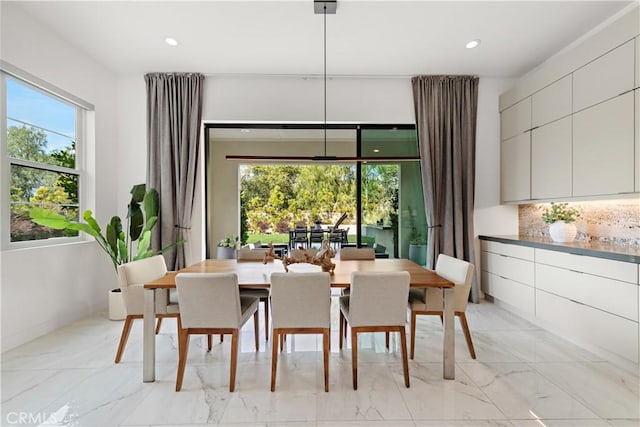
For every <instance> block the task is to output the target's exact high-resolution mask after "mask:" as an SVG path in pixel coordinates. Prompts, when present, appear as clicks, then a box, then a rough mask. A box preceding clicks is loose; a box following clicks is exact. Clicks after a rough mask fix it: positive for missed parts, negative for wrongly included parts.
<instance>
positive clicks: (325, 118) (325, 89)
mask: <svg viewBox="0 0 640 427" xmlns="http://www.w3.org/2000/svg"><path fill="white" fill-rule="evenodd" d="M323 6H324V13H323V17H324V31H323V34H324V41H323V44H322V46H323V49H324V73H323V75H324V155H325V157H326V156H327V4H326V3H323Z"/></svg>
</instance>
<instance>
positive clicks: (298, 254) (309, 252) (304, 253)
mask: <svg viewBox="0 0 640 427" xmlns="http://www.w3.org/2000/svg"><path fill="white" fill-rule="evenodd" d="M317 253H318V249H315V248H309V249H292V250H291V258H293V259H295V260H297V261H305V260H306V259H307V258H308V257H311V258H313V257H314V256H315V255H316V254H317Z"/></svg>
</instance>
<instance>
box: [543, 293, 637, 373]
mask: <svg viewBox="0 0 640 427" xmlns="http://www.w3.org/2000/svg"><path fill="white" fill-rule="evenodd" d="M535 304H536V317H537V318H539V319H541V320H543V321H545V322H547V323H548V324H551V325H553V330H554V331H561V333H562V335H565V336H567V337H570V338H572V339H574V340H577V341H579V342H581V343H589V344H591V345H595V346H598V347H600V348H602V349H604V350H606V351H609V352H612V353H615V354H618V355H620V356H622V357H624V358H626V359H628V360H631V361H632V362H634V363H638V323H637V322H633V321H631V320H628V319H624V318H622V317H619V316H615V315H613V314H609V313H606V312H604V311H601V310H598V309H595V308H592V307H589V306H587V305H583V304H579V303H576V302H574V301H571V300H569V299H566V298H562V297H559V296H556V295H552V294H550V293H547V292H545V291H541V290H536V302H535Z"/></svg>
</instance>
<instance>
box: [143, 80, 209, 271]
mask: <svg viewBox="0 0 640 427" xmlns="http://www.w3.org/2000/svg"><path fill="white" fill-rule="evenodd" d="M144 79H145V82H146V85H147V186H148V187H153V188H155V189H156V190H158V193H159V194H160V209H159V211H160V213H159V216H160V218H159V220H158V225H157V226H156V227H155V228H154V229H153V232H152V235H151V242H152V247H153V249H155V250H158V249H160V248H164V247H166V246H168V245H170V244H172V243H174V242H176V241H178V240H181V239H185V240H186V239H188V237H189V236H188V235H189V230H190V228H191V214H192V211H193V198H194V194H195V183H196V172H197V171H196V168H197V165H198V153H199V151H200V149H199V143H200V122H201V119H202V89H203V84H204V76H203V75H202V74H198V73H150V74H146V75H145V76H144ZM165 259H166V261H167V267H168V268H169V269H172V270H173V269H180V268H182V267H185V266H186V259H185V251H184V245H179V246H177V247H176V248H175V249H172V250H171V251H168V252H167V253H165Z"/></svg>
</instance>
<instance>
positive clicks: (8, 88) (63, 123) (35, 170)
mask: <svg viewBox="0 0 640 427" xmlns="http://www.w3.org/2000/svg"><path fill="white" fill-rule="evenodd" d="M1 77H2V89H3V91H2V92H3V94H4V96H3V99H2V101H3V109H2V111H3V117H2V135H3V137H4V141H3V144H2V147H3V149H4V150H5V153H6V157H5V161H4V165H7V169H8V171H7V172H3V188H2V191H3V196H4V199H5V200H6V202H5V203H3V210H4V212H3V215H2V216H3V217H5V218H9V220H8V221H3V224H2V226H3V227H4V228H5V229H4V230H3V235H5V231H6V230H7V228H8V229H9V233H8V235H9V236H10V238H9V239H8V241H9V242H22V241H33V240H44V239H51V238H69V237H76V236H77V235H78V232H77V231H72V230H53V229H50V228H46V227H42V226H39V225H37V224H34V223H33V222H32V221H31V220H30V218H29V209H31V208H32V207H34V206H39V207H43V208H46V209H48V210H50V211H53V212H57V213H59V214H62V215H64V216H65V217H66V218H67V219H71V220H77V219H78V218H79V214H80V191H79V189H80V185H81V176H82V173H81V168H80V166H81V162H80V161H79V157H78V153H79V151H80V147H81V135H82V121H83V117H84V114H83V113H84V110H83V108H81V107H80V106H78V105H76V104H74V103H72V102H70V101H68V100H66V99H65V98H63V97H62V96H59V95H58V94H57V93H56V92H55V91H53V90H49V88H48V87H47V88H46V89H47V90H45V89H44V88H43V85H42V84H41V83H39V84H38V85H35V84H32V83H30V82H29V81H27V80H23V79H21V78H19V77H16V76H14V75H13V74H8V73H4V72H3V73H2V75H1ZM44 87H46V86H44ZM7 214H8V215H7Z"/></svg>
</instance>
